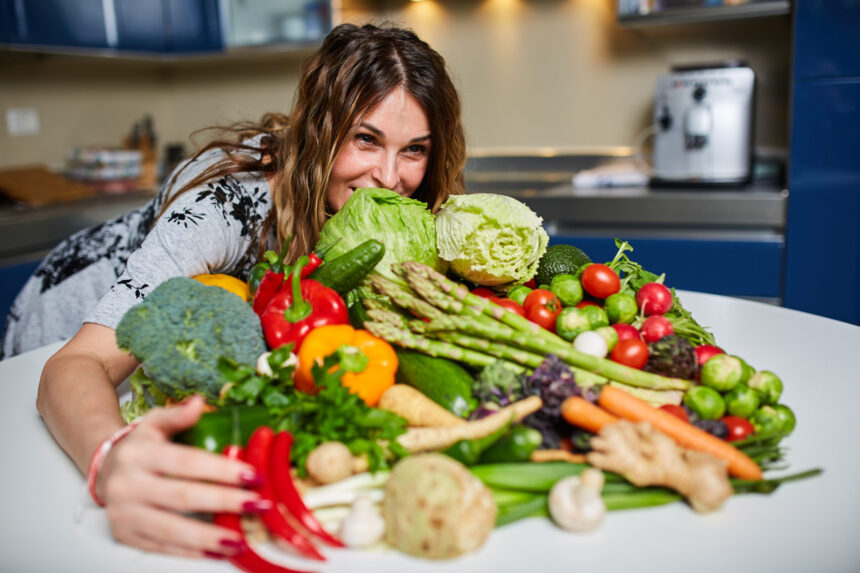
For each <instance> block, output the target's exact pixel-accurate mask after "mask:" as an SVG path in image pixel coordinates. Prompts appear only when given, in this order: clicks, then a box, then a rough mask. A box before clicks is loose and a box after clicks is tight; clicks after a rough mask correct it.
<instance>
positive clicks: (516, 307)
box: [490, 296, 526, 317]
mask: <svg viewBox="0 0 860 573" xmlns="http://www.w3.org/2000/svg"><path fill="white" fill-rule="evenodd" d="M490 300H491V301H493V302H494V303H496V304H497V305H499V306H502V307H504V308H506V309H508V310H511V311H513V312H515V313H517V314H518V315H520V316H522V317H525V316H526V311H525V309H524V308H523V306H522V305H521V304H517V303H516V301H513V300H511V299H509V298H502V297H499V296H494V297H493V298H491V299H490Z"/></svg>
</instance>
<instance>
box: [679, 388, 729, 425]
mask: <svg viewBox="0 0 860 573" xmlns="http://www.w3.org/2000/svg"><path fill="white" fill-rule="evenodd" d="M684 405H685V406H687V407H688V408H689V409H690V410H692V411H693V413H694V414H696V415H697V416H698V417H700V418H703V419H705V420H717V419H719V418H722V417H723V414H725V413H726V403H725V402H724V401H723V397H722V396H720V393H719V392H717V391H716V390H714V389H713V388H708V387H707V386H696V387H695V388H691V389H690V390H688V391H687V393H686V394H684Z"/></svg>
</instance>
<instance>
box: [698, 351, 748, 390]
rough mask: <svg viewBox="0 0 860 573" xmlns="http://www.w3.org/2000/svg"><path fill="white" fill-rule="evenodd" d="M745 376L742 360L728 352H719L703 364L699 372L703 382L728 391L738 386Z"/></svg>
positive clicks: (708, 385) (710, 386)
mask: <svg viewBox="0 0 860 573" xmlns="http://www.w3.org/2000/svg"><path fill="white" fill-rule="evenodd" d="M742 376H743V366H742V365H741V361H740V360H739V359H738V358H736V357H734V356H730V355H728V354H717V355H716V356H713V357H711V359H710V360H708V361H707V362H705V364H704V365H703V366H702V372H701V373H700V374H699V377H700V379H701V380H702V384H704V385H705V386H707V387H709V388H713V389H714V390H719V391H720V392H728V391H729V390H731V389H732V388H734V387H735V386H737V385H738V384H739V383H740V381H741V377H742Z"/></svg>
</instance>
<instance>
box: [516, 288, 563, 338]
mask: <svg viewBox="0 0 860 573" xmlns="http://www.w3.org/2000/svg"><path fill="white" fill-rule="evenodd" d="M523 309H524V310H525V313H526V318H527V319H529V320H530V321H532V322H534V323H535V324H537V325H539V326H542V327H543V328H545V329H547V330H549V331H552V332H555V319H556V318H557V317H558V314H559V313H560V312H561V309H562V305H561V301H560V300H558V297H557V296H555V294H554V293H553V292H552V291H549V290H546V289H540V288H539V289H535V290H533V291H532V292H530V293H529V294H528V296H527V297H526V299H525V300H524V301H523Z"/></svg>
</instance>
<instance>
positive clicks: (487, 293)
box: [471, 287, 496, 298]
mask: <svg viewBox="0 0 860 573" xmlns="http://www.w3.org/2000/svg"><path fill="white" fill-rule="evenodd" d="M471 292H472V294H473V295H476V296H479V297H481V298H493V297H494V296H496V293H494V292H493V291H491V290H490V289H488V288H487V287H478V288H473V289H472V291H471Z"/></svg>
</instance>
